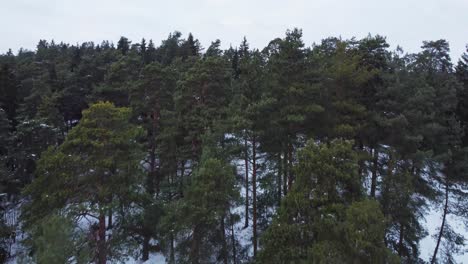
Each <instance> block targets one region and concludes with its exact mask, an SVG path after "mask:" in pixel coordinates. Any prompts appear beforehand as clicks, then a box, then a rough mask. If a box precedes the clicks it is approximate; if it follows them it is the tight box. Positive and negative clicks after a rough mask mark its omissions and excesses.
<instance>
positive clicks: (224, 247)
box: [220, 215, 228, 264]
mask: <svg viewBox="0 0 468 264" xmlns="http://www.w3.org/2000/svg"><path fill="white" fill-rule="evenodd" d="M220 226H221V230H220V231H221V242H222V258H223V263H224V264H228V254H227V252H228V251H227V242H226V228H225V226H224V215H223V216H221V221H220Z"/></svg>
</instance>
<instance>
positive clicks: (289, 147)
mask: <svg viewBox="0 0 468 264" xmlns="http://www.w3.org/2000/svg"><path fill="white" fill-rule="evenodd" d="M292 151H293V149H292V144H291V142H289V143H288V191H291V188H292V184H293V180H294V179H293V177H294V175H293V173H292V160H293V153H292Z"/></svg>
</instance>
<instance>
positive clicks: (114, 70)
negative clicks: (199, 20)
mask: <svg viewBox="0 0 468 264" xmlns="http://www.w3.org/2000/svg"><path fill="white" fill-rule="evenodd" d="M0 95H1V96H0V162H1V164H0V175H1V179H0V180H1V186H0V187H1V188H2V192H3V193H4V194H5V195H4V196H2V197H3V198H2V199H3V200H2V210H3V211H4V214H5V215H7V214H8V212H10V211H11V210H20V211H21V217H20V219H19V220H17V221H14V223H13V224H11V223H8V221H6V220H5V219H6V218H5V217H4V220H3V222H2V227H1V228H0V229H1V232H0V235H1V238H2V247H3V250H2V251H3V253H2V256H3V260H4V261H5V260H6V259H7V258H9V257H16V258H17V259H18V260H23V261H25V262H29V263H30V262H35V263H69V262H76V263H88V262H96V263H100V264H103V263H106V261H110V262H112V263H114V262H118V261H124V260H125V259H126V257H127V256H136V257H138V258H141V259H143V260H147V259H148V258H149V256H150V254H151V252H160V253H161V254H163V255H164V256H165V258H166V260H167V262H168V263H423V260H422V259H420V257H421V256H420V250H419V241H420V240H421V239H422V238H424V237H425V236H427V230H425V229H424V227H423V223H424V216H425V214H427V212H428V210H429V207H430V206H431V205H436V206H437V207H438V208H439V209H440V210H439V211H440V212H441V222H440V228H439V230H438V233H437V235H436V236H435V237H434V240H435V242H436V247H435V248H434V250H433V256H432V257H431V258H430V259H429V261H430V262H431V263H454V261H455V260H454V256H456V254H457V253H459V252H463V250H466V249H464V248H463V246H464V238H463V237H462V236H461V235H460V234H457V233H456V232H455V230H454V229H453V228H452V227H451V223H450V221H449V217H448V216H449V215H456V216H459V217H462V219H464V220H465V221H466V220H468V208H467V206H468V203H467V202H466V201H467V200H466V199H467V195H468V194H467V192H466V191H467V183H468V176H467V174H466V168H467V165H468V156H467V155H468V152H467V149H466V147H467V146H468V133H467V132H468V53H465V54H464V55H463V57H462V58H460V60H459V61H458V62H457V64H456V65H454V64H453V63H452V62H451V60H450V56H449V45H448V42H447V41H445V40H437V41H427V42H423V45H422V50H421V52H419V53H416V54H404V53H403V51H402V50H401V49H400V48H398V49H397V50H396V51H390V50H389V45H388V44H387V42H386V39H385V38H384V37H381V36H368V37H366V38H364V39H360V40H357V39H350V40H343V39H340V38H328V39H324V40H323V41H322V42H321V43H318V44H314V45H312V46H311V47H307V46H306V45H305V44H304V42H303V41H302V32H301V30H298V29H294V30H290V31H287V32H286V35H285V36H284V37H283V38H277V39H274V40H272V41H271V42H270V43H269V44H268V45H267V46H266V47H265V48H263V49H262V50H258V49H252V48H250V47H249V44H248V42H247V40H246V39H244V40H243V41H242V42H241V43H240V45H239V47H237V48H230V49H228V50H222V49H221V48H220V41H219V40H216V41H214V42H212V43H211V45H210V46H209V47H208V48H206V49H203V48H202V47H201V45H200V43H199V42H198V40H196V39H195V38H194V37H193V36H192V35H191V34H190V35H189V36H188V37H187V38H186V39H184V38H182V36H181V34H180V33H179V32H174V33H172V34H170V35H169V37H168V38H167V39H166V40H164V41H163V42H162V43H161V45H159V46H155V44H154V43H153V42H152V41H149V42H147V41H146V40H145V39H142V40H141V42H139V43H132V42H131V41H130V40H128V39H127V38H125V37H122V38H120V40H119V41H118V43H117V45H116V46H115V45H114V44H113V43H111V42H108V41H104V42H102V43H101V44H94V43H92V42H86V43H83V44H81V45H68V44H64V43H60V44H57V43H55V42H54V41H51V42H47V41H45V40H41V41H39V44H38V45H37V49H36V51H28V50H23V49H21V50H19V52H18V54H16V55H15V54H13V53H12V52H11V51H10V52H8V53H6V54H4V55H1V56H0ZM18 230H21V231H20V233H22V235H21V245H22V246H21V247H19V248H20V249H17V252H15V253H14V255H15V256H9V254H10V253H11V252H8V249H9V246H8V243H11V237H12V236H13V237H15V236H18V234H15V232H19V231H18ZM423 257H426V256H423Z"/></svg>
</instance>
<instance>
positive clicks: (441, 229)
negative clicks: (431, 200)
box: [431, 176, 449, 264]
mask: <svg viewBox="0 0 468 264" xmlns="http://www.w3.org/2000/svg"><path fill="white" fill-rule="evenodd" d="M445 177H447V176H445ZM448 199H449V188H448V180H447V179H445V204H444V212H443V215H442V224H441V225H440V231H439V235H438V237H437V244H436V247H435V249H434V254H433V255H432V260H431V264H434V263H436V259H437V251H439V245H440V241H441V240H442V235H443V234H444V227H445V219H446V217H447V212H448Z"/></svg>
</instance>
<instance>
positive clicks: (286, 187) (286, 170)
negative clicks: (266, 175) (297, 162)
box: [282, 151, 288, 196]
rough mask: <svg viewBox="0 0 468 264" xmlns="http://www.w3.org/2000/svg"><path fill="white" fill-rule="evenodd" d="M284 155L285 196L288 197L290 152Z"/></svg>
mask: <svg viewBox="0 0 468 264" xmlns="http://www.w3.org/2000/svg"><path fill="white" fill-rule="evenodd" d="M283 154H284V156H283V158H282V161H283V195H284V196H286V195H287V194H288V163H287V160H288V152H287V151H285V152H284V153H283Z"/></svg>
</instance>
